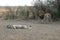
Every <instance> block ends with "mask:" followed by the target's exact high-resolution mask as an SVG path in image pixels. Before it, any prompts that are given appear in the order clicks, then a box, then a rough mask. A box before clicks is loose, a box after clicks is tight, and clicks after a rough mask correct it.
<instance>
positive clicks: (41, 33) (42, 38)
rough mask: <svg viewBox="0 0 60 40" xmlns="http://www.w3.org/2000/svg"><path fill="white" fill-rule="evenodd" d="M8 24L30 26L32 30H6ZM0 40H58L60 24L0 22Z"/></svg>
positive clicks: (59, 38)
mask: <svg viewBox="0 0 60 40" xmlns="http://www.w3.org/2000/svg"><path fill="white" fill-rule="evenodd" d="M8 24H26V25H31V26H32V29H7V28H6V25H8ZM0 40H60V22H56V23H52V24H40V23H39V21H37V20H35V21H34V20H32V21H30V20H29V21H23V20H20V21H17V20H0Z"/></svg>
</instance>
